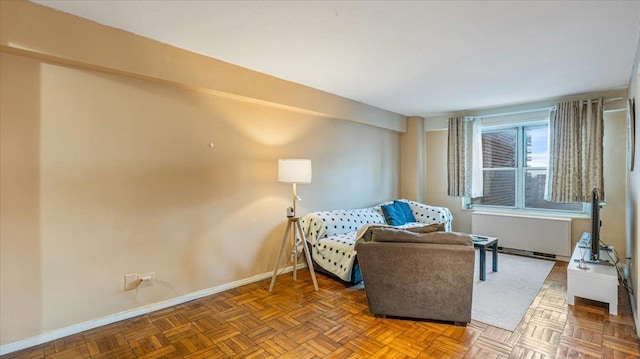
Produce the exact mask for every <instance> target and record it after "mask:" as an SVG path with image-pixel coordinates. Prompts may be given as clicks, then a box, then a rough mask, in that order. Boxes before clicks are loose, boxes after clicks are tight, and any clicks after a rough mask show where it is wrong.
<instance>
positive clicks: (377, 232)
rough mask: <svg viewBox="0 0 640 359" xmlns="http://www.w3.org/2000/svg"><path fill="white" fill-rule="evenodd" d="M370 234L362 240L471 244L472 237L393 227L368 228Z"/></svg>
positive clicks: (461, 234) (463, 234)
mask: <svg viewBox="0 0 640 359" xmlns="http://www.w3.org/2000/svg"><path fill="white" fill-rule="evenodd" d="M368 231H370V235H367V234H365V235H364V236H363V237H362V239H361V240H362V241H368V242H395V243H424V244H449V245H464V246H471V245H473V238H472V237H471V235H469V234H466V233H458V232H428V233H420V232H411V231H409V230H404V229H398V228H393V227H372V228H369V229H368Z"/></svg>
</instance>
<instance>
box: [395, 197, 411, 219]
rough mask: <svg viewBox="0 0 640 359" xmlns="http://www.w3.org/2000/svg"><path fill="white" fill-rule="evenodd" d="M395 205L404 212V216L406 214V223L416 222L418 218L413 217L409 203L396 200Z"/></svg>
mask: <svg viewBox="0 0 640 359" xmlns="http://www.w3.org/2000/svg"><path fill="white" fill-rule="evenodd" d="M393 205H394V206H396V207H398V208H400V210H401V211H402V214H404V220H405V222H406V223H410V222H415V221H416V217H414V216H413V212H411V207H410V206H409V203H407V202H405V201H398V200H395V201H393Z"/></svg>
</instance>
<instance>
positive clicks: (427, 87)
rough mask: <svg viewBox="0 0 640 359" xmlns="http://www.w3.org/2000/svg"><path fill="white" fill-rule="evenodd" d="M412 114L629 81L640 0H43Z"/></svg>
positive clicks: (639, 21) (500, 103)
mask: <svg viewBox="0 0 640 359" xmlns="http://www.w3.org/2000/svg"><path fill="white" fill-rule="evenodd" d="M32 1H33V2H35V3H39V4H42V5H45V6H49V7H52V8H55V9H59V10H61V11H64V12H68V13H72V14H75V15H78V16H80V17H84V18H87V19H91V20H94V21H96V22H98V23H101V24H105V25H108V26H112V27H116V28H120V29H123V30H127V31H130V32H132V33H135V34H138V35H142V36H145V37H148V38H152V39H156V40H158V41H161V42H164V43H167V44H171V45H174V46H176V47H180V48H183V49H187V50H190V51H193V52H197V53H200V54H204V55H207V56H210V57H214V58H217V59H220V60H223V61H227V62H230V63H233V64H236V65H240V66H243V67H247V68H250V69H253V70H256V71H260V72H263V73H267V74H270V75H273V76H276V77H279V78H282V79H286V80H290V81H293V82H297V83H300V84H304V85H308V86H311V87H314V88H317V89H321V90H325V91H328V92H331V93H334V94H337V95H341V96H344V97H347V98H350V99H353V100H357V101H361V102H364V103H366V104H369V105H373V106H376V107H380V108H383V109H386V110H390V111H394V112H397V113H400V114H403V115H420V116H428V115H434V114H440V113H446V112H453V111H460V110H466V109H480V108H487V107H495V106H503V105H511V104H519V103H526V102H533V101H538V100H544V99H548V98H552V97H557V96H565V95H573V94H579V93H585V92H592V91H601V90H610V89H619V88H625V87H627V86H628V84H629V79H630V76H631V71H632V66H633V62H634V55H635V52H636V49H637V46H638V39H639V35H640V1H637V0H636V1H585V2H578V1H539V2H538V1H528V2H524V1H513V2H509V1H495V2H493V1H450V2H447V1H185V0H182V1H171V0H157V1H150V0H129V1H109V0H32Z"/></svg>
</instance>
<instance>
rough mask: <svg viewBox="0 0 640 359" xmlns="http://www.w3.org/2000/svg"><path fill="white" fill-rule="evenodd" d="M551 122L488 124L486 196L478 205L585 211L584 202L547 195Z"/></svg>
mask: <svg viewBox="0 0 640 359" xmlns="http://www.w3.org/2000/svg"><path fill="white" fill-rule="evenodd" d="M548 144H549V124H548V123H547V122H545V123H535V124H527V125H511V126H508V127H506V126H500V127H486V128H484V129H483V131H482V161H483V186H484V195H483V197H478V198H472V199H471V200H470V203H471V204H472V205H473V206H474V207H476V206H491V207H503V208H515V209H532V210H554V211H570V212H583V211H584V210H583V204H582V203H554V202H548V201H546V200H545V199H544V192H545V182H546V179H547V165H548V162H549V146H548Z"/></svg>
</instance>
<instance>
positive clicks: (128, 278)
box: [123, 273, 140, 290]
mask: <svg viewBox="0 0 640 359" xmlns="http://www.w3.org/2000/svg"><path fill="white" fill-rule="evenodd" d="M139 284H140V282H139V281H138V273H131V274H125V275H124V288H123V290H131V289H136V288H137V287H138V285H139Z"/></svg>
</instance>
